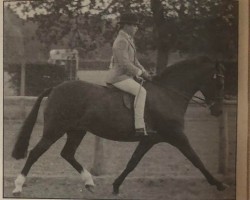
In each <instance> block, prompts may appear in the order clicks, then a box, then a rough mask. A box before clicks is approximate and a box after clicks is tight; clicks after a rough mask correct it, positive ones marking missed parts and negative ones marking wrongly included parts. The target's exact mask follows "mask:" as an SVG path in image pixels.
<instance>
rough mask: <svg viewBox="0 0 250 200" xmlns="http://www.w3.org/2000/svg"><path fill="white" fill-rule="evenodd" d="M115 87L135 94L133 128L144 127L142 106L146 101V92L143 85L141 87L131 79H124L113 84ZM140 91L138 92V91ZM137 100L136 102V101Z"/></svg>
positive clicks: (143, 106)
mask: <svg viewBox="0 0 250 200" xmlns="http://www.w3.org/2000/svg"><path fill="white" fill-rule="evenodd" d="M113 85H114V86H115V87H116V88H118V89H120V90H123V91H125V92H128V93H130V94H132V95H134V96H135V101H134V109H135V112H134V113H135V128H136V129H138V128H145V122H144V108H145V102H146V95H147V92H146V90H145V88H144V87H141V89H140V84H139V83H137V82H136V81H135V80H133V79H126V80H123V81H120V82H117V83H114V84H113ZM139 91H140V93H139ZM136 101H137V102H136Z"/></svg>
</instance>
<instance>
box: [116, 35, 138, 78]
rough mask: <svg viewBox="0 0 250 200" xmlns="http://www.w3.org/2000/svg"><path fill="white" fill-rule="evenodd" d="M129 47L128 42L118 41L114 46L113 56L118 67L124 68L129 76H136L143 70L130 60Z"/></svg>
mask: <svg viewBox="0 0 250 200" xmlns="http://www.w3.org/2000/svg"><path fill="white" fill-rule="evenodd" d="M128 45H129V44H128V42H127V41H126V40H118V41H116V42H115V44H114V46H113V54H114V56H115V57H116V62H118V65H120V66H121V67H123V68H124V69H125V71H126V73H127V74H128V75H131V76H136V75H137V74H138V73H139V72H140V71H141V70H140V68H138V67H137V66H136V65H135V64H134V63H133V62H132V61H131V60H130V59H129V55H128Z"/></svg>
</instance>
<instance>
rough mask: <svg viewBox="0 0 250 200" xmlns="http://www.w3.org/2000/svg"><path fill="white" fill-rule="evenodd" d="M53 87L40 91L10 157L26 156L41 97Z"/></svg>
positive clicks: (19, 157) (20, 157) (47, 93)
mask: <svg viewBox="0 0 250 200" xmlns="http://www.w3.org/2000/svg"><path fill="white" fill-rule="evenodd" d="M52 89H53V88H49V89H46V90H45V91H44V92H42V93H41V94H40V95H39V96H38V98H37V100H36V102H35V105H34V106H33V108H32V110H31V112H30V113H29V115H28V117H27V118H26V119H25V121H24V123H23V126H22V128H21V130H20V132H19V134H18V138H17V141H16V144H15V146H14V149H13V151H12V157H13V158H15V159H17V160H18V159H22V158H25V157H26V156H27V150H28V146H29V140H30V136H31V133H32V130H33V127H34V125H35V123H36V119H37V115H38V111H39V108H40V104H41V102H42V99H43V98H44V97H46V96H48V95H49V94H50V92H51V91H52Z"/></svg>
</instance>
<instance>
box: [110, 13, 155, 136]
mask: <svg viewBox="0 0 250 200" xmlns="http://www.w3.org/2000/svg"><path fill="white" fill-rule="evenodd" d="M138 25H139V22H138V18H137V16H136V15H135V14H134V13H131V12H129V13H123V14H121V16H120V21H119V23H118V26H119V32H118V35H117V37H116V39H115V41H114V43H113V47H112V50H113V56H112V58H111V64H110V70H109V75H108V79H107V83H109V84H112V85H113V86H115V87H116V88H118V89H120V90H122V91H125V92H128V93H130V94H132V95H134V96H135V102H134V118H135V134H136V136H143V135H147V133H149V130H148V132H147V130H146V127H145V122H144V107H145V101H146V90H145V88H144V87H142V86H141V85H140V84H139V83H138V82H136V81H135V80H134V78H140V77H142V78H144V79H146V80H150V81H151V80H152V77H151V75H150V74H149V73H148V72H147V71H146V70H145V69H144V67H143V66H142V65H141V64H140V63H139V61H138V59H137V58H136V49H135V44H134V40H133V37H134V35H135V33H136V32H137V30H138Z"/></svg>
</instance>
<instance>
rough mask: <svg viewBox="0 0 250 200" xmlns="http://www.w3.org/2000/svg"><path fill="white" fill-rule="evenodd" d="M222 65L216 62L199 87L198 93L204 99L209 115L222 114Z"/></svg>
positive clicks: (223, 69)
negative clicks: (199, 92) (200, 93)
mask: <svg viewBox="0 0 250 200" xmlns="http://www.w3.org/2000/svg"><path fill="white" fill-rule="evenodd" d="M224 71H225V68H224V65H223V64H221V63H219V62H217V63H216V66H215V68H214V70H213V72H212V73H211V74H209V76H207V77H206V79H205V80H204V81H203V84H202V85H201V87H200V91H201V92H202V94H203V95H204V97H205V101H206V103H207V105H208V106H209V109H210V111H211V114H212V115H214V116H216V117H217V116H219V115H221V114H222V108H223V96H224Z"/></svg>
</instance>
